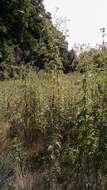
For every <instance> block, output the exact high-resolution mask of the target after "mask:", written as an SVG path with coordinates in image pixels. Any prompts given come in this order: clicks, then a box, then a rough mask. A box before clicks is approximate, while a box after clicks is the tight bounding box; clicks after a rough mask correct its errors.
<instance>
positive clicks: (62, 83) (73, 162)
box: [0, 60, 107, 190]
mask: <svg viewBox="0 0 107 190" xmlns="http://www.w3.org/2000/svg"><path fill="white" fill-rule="evenodd" d="M86 61H87V62H86ZM83 67H84V73H83V74H80V72H79V71H76V72H75V73H73V74H72V75H71V74H70V75H64V74H63V73H61V72H60V71H58V70H56V71H52V72H50V73H44V72H39V73H38V74H35V72H34V71H32V70H29V71H28V70H27V71H25V77H24V78H23V77H22V78H21V76H20V78H19V79H17V80H10V81H8V80H7V81H2V82H0V105H1V106H0V121H1V122H0V136H1V138H0V139H1V140H0V147H1V148H0V152H1V160H0V167H1V170H0V171H1V172H0V178H1V176H2V179H1V182H0V185H1V189H2V188H7V189H9V188H10V189H12V188H13V189H18V190H19V189H20V190H21V189H22V190H25V189H29V190H30V189H35V190H37V189H39V190H42V189H43V190H44V189H47V190H48V189H50V190H55V189H56V190H60V189H61V190H65V189H67V190H74V189H77V190H83V189H84V190H89V189H91V190H96V189H97V190H106V188H107V180H106V176H107V167H106V166H107V156H106V155H107V69H106V67H105V68H104V69H103V70H102V69H101V70H98V69H96V68H95V67H94V66H93V65H90V64H88V60H84V64H83ZM26 72H27V74H26ZM3 171H4V172H3ZM2 172H3V173H4V175H3V173H2ZM5 173H6V174H7V175H6V174H5ZM3 177H4V180H3ZM7 178H8V180H7V181H6V179H7ZM5 186H6V187H5Z"/></svg>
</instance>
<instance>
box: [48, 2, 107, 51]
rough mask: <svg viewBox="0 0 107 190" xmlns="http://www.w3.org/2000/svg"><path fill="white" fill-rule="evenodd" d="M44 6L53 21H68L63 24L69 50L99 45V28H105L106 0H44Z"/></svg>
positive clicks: (106, 19) (106, 17)
mask: <svg viewBox="0 0 107 190" xmlns="http://www.w3.org/2000/svg"><path fill="white" fill-rule="evenodd" d="M44 5H45V8H46V10H47V11H49V12H51V14H52V16H53V17H54V18H55V19H56V18H60V17H62V18H67V19H68V20H69V21H67V22H66V24H65V28H67V29H68V30H69V32H68V35H69V37H68V38H67V40H68V42H69V48H72V47H73V46H74V44H77V45H78V44H88V43H89V44H90V46H92V47H94V46H95V45H96V44H101V42H102V37H101V31H100V28H102V27H105V28H107V0H53V1H52V0H44ZM57 8H58V11H57V12H56V9H57ZM55 19H54V20H55ZM64 20H65V19H64ZM106 39H107V36H105V41H106Z"/></svg>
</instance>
